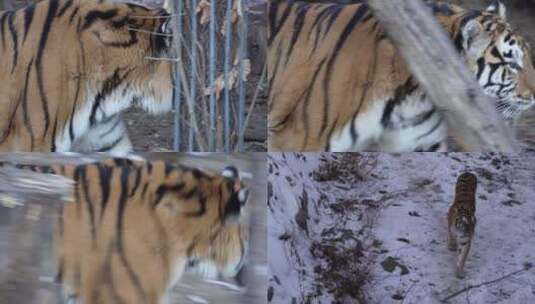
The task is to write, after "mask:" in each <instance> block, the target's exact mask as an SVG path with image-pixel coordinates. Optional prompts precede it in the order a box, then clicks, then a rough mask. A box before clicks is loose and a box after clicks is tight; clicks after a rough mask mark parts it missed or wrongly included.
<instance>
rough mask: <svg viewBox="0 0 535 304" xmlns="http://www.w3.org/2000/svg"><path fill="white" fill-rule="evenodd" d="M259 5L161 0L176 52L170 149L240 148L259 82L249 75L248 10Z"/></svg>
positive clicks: (256, 0) (257, 1) (235, 0)
mask: <svg viewBox="0 0 535 304" xmlns="http://www.w3.org/2000/svg"><path fill="white" fill-rule="evenodd" d="M262 4H265V0H249V1H247V0H219V1H215V0H211V1H208V0H167V2H166V6H167V9H168V10H170V11H171V12H173V15H172V16H173V18H172V26H173V43H174V48H175V50H176V56H177V58H176V66H175V67H176V68H175V86H174V94H173V96H174V97H173V99H174V100H173V108H174V131H173V137H174V138H173V149H174V150H177V151H225V152H231V151H244V137H245V130H246V128H247V126H248V124H249V121H250V116H251V114H252V112H253V109H254V107H255V104H256V99H257V97H258V91H259V89H260V84H261V82H262V79H256V81H252V80H250V77H249V76H250V74H251V59H250V56H249V54H248V34H249V29H250V25H249V15H250V14H257V13H258V12H257V11H255V8H257V7H259V6H260V5H262ZM262 74H264V73H262ZM261 78H262V77H261ZM254 82H256V83H254Z"/></svg>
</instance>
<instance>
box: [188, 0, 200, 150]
mask: <svg viewBox="0 0 535 304" xmlns="http://www.w3.org/2000/svg"><path fill="white" fill-rule="evenodd" d="M190 4H191V7H190V11H189V14H190V15H191V26H190V28H191V37H190V38H191V65H190V67H191V71H190V98H191V102H192V103H193V104H195V101H196V99H197V81H196V77H195V76H196V74H197V45H196V44H197V14H196V12H195V10H196V8H197V0H191V2H190ZM195 119H196V116H195V111H194V109H192V108H190V113H189V120H190V127H189V138H188V151H190V152H191V151H193V150H194V146H193V145H194V140H195V130H194V128H193V127H192V126H194V125H195V124H194V123H191V121H193V120H195ZM199 131H200V130H199ZM197 135H200V134H197Z"/></svg>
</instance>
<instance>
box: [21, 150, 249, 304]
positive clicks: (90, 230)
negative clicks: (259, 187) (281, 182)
mask: <svg viewBox="0 0 535 304" xmlns="http://www.w3.org/2000/svg"><path fill="white" fill-rule="evenodd" d="M18 167H19V168H23V169H24V168H28V169H31V170H34V171H38V172H45V173H51V174H59V175H63V176H67V177H70V178H72V179H73V180H74V181H75V188H74V202H73V203H67V204H64V205H62V208H61V210H60V216H59V221H58V224H57V227H56V231H55V236H54V245H55V251H56V257H57V263H58V276H57V279H58V281H60V282H62V283H63V287H64V296H65V301H66V302H68V303H73V302H74V303H85V304H90V303H167V301H168V296H169V292H170V291H171V288H172V287H173V286H174V284H175V283H176V282H177V281H178V280H179V279H180V277H181V275H182V273H183V272H184V270H185V269H186V268H187V267H191V266H192V265H193V266H194V265H200V266H202V267H203V268H205V271H204V272H205V273H208V274H212V275H213V274H218V275H219V274H221V275H223V276H229V277H231V276H235V275H236V274H237V273H238V271H239V270H240V269H241V267H242V266H243V264H244V263H245V259H246V252H247V246H248V239H249V232H248V225H247V215H246V206H245V203H246V201H247V199H248V195H249V190H248V189H247V188H246V187H245V186H244V185H243V184H242V182H241V181H240V178H239V175H238V171H237V170H236V169H235V168H234V167H228V168H225V169H224V170H223V172H222V173H221V174H212V173H207V172H203V171H200V170H198V169H192V168H188V167H184V166H180V165H170V164H167V163H165V162H163V161H132V160H128V159H109V160H105V161H101V162H97V163H92V164H84V165H77V166H75V165H57V166H56V165H54V166H32V165H19V166H18Z"/></svg>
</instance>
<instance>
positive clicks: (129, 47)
mask: <svg viewBox="0 0 535 304" xmlns="http://www.w3.org/2000/svg"><path fill="white" fill-rule="evenodd" d="M76 5H78V7H79V9H78V11H77V12H76V13H75V11H74V9H73V12H72V20H71V21H70V22H72V23H73V24H75V25H76V26H75V28H76V31H77V35H78V36H79V37H78V40H79V41H80V48H81V49H82V51H83V52H84V60H83V61H82V63H81V64H84V65H85V69H82V70H85V71H86V74H87V75H90V77H91V78H92V79H87V80H88V82H89V88H88V91H89V95H90V96H89V98H91V95H96V96H97V97H98V95H99V94H100V95H101V96H102V97H103V98H110V99H112V100H113V101H114V102H111V103H114V104H116V106H117V107H120V106H119V105H118V104H119V101H124V100H128V101H129V103H128V105H126V104H124V106H125V107H126V106H129V105H131V104H133V105H138V106H141V107H142V108H144V109H145V110H147V111H149V112H151V113H162V112H165V111H167V110H169V109H170V108H171V103H172V87H173V86H172V83H173V80H172V77H173V76H172V75H173V73H172V70H173V61H172V59H171V58H172V57H173V55H172V53H173V52H172V48H171V36H172V35H171V30H170V29H171V26H170V15H169V14H168V12H167V11H166V10H165V9H161V8H158V9H150V8H147V7H144V6H140V5H136V4H132V3H117V2H111V1H110V2H107V1H96V0H92V1H79V2H78V4H76ZM73 6H74V5H73ZM67 14H71V13H70V11H69V10H67V13H66V14H65V15H67ZM69 18H70V17H69ZM97 97H95V99H96V98H97Z"/></svg>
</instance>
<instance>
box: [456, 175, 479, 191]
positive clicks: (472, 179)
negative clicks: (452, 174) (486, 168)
mask: <svg viewBox="0 0 535 304" xmlns="http://www.w3.org/2000/svg"><path fill="white" fill-rule="evenodd" d="M476 187H477V176H476V175H475V174H473V173H471V172H463V173H462V174H461V175H459V177H458V178H457V184H456V192H475V190H476Z"/></svg>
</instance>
